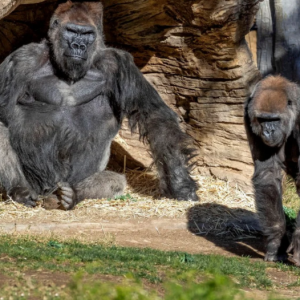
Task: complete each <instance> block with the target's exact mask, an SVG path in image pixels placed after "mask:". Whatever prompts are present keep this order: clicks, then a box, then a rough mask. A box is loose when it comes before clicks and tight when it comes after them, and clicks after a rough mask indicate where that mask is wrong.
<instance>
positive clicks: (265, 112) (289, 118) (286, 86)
mask: <svg viewBox="0 0 300 300" xmlns="http://www.w3.org/2000/svg"><path fill="white" fill-rule="evenodd" d="M297 91H298V87H297V85H296V84H294V83H292V82H290V81H288V80H287V79H285V78H283V77H281V76H270V77H267V78H266V79H264V80H262V81H261V82H260V83H259V84H258V85H257V86H256V88H255V91H254V92H253V94H252V96H251V98H252V100H251V102H250V103H249V106H248V114H249V118H250V123H251V128H252V131H253V133H255V134H256V135H258V136H259V137H261V139H262V141H263V142H264V143H265V144H266V145H267V146H270V147H280V146H281V145H282V144H283V143H284V142H285V141H286V139H287V138H288V136H289V135H290V134H291V131H292V129H293V126H294V124H295V118H296V115H297V110H298V109H297V106H296V103H297Z"/></svg>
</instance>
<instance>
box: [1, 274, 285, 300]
mask: <svg viewBox="0 0 300 300" xmlns="http://www.w3.org/2000/svg"><path fill="white" fill-rule="evenodd" d="M195 277H196V275H195V273H194V272H188V273H186V274H185V275H184V276H183V277H182V278H181V280H174V279H173V280H171V281H168V282H167V283H166V284H165V285H164V291H163V293H160V294H158V293H157V292H156V291H155V290H153V289H149V288H145V287H144V286H143V284H142V283H141V282H140V281H137V280H133V279H132V277H131V276H128V277H126V278H125V279H124V280H123V282H122V283H112V282H103V281H92V280H90V281H87V280H85V279H84V276H83V272H79V273H77V274H76V275H75V276H74V277H73V279H72V280H71V282H70V283H69V284H68V286H67V287H64V288H62V287H57V286H50V285H46V286H45V285H41V284H39V285H34V284H33V283H32V282H31V281H28V280H27V281H24V280H23V281H22V280H20V281H19V282H18V283H17V284H14V285H13V286H5V287H2V289H1V291H0V297H1V299H10V300H18V299H22V300H25V299H45V300H52V299H53V300H54V299H60V300H99V299H101V300H132V299H135V300H163V299H164V300H174V299H176V300H198V299H203V300H233V299H235V300H251V299H252V300H253V298H250V297H247V296H245V293H244V292H243V291H241V290H239V289H238V285H237V284H236V283H234V282H233V281H232V280H231V279H229V278H228V277H225V276H222V275H215V276H210V278H206V279H205V280H203V281H202V282H201V283H196V282H195V281H194V278H195ZM268 299H269V300H279V298H273V297H269V298H268ZM280 299H281V300H283V299H282V298H280Z"/></svg>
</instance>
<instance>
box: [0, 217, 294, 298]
mask: <svg viewBox="0 0 300 300" xmlns="http://www.w3.org/2000/svg"><path fill="white" fill-rule="evenodd" d="M0 228H1V230H2V232H6V233H14V234H22V233H25V234H27V233H30V234H42V235H44V236H47V235H49V236H53V235H54V236H57V237H62V238H64V239H68V238H77V239H79V240H81V241H96V240H99V241H102V242H103V241H104V242H107V243H113V244H115V245H119V246H127V247H141V248H143V247H149V248H154V249H159V250H165V251H169V250H176V251H184V252H187V253H192V254H220V255H224V256H249V257H250V259H251V260H253V261H256V260H262V259H263V239H262V237H261V236H259V235H257V236H251V237H248V238H247V237H237V238H232V237H230V238H226V237H224V236H223V237H218V236H213V235H205V236H201V235H197V234H196V233H193V232H192V230H191V228H190V226H189V223H188V222H187V220H186V219H184V218H181V219H167V218H160V219H158V218H143V219H138V220H122V219H118V220H116V219H113V218H111V219H109V218H105V219H101V220H99V221H98V222H92V223H91V222H71V223H70V222H68V223H63V222H61V223H59V222H37V223H35V222H33V221H32V220H26V219H25V220H18V221H17V222H11V221H7V222H6V221H5V220H3V219H2V220H1V223H0ZM267 273H268V276H269V277H270V279H271V280H272V281H273V282H274V283H275V285H276V287H275V288H274V290H273V292H274V293H276V294H278V293H279V294H280V295H282V296H284V297H286V298H288V299H297V298H298V297H299V295H300V288H299V287H296V288H290V287H289V284H291V283H293V282H295V281H296V280H297V278H296V276H295V275H292V274H289V273H287V272H281V271H279V270H276V269H274V268H268V269H267ZM23 276H24V277H25V278H28V280H29V279H30V280H31V279H38V282H39V283H41V284H42V285H43V284H47V285H55V286H58V287H59V288H64V287H65V286H66V285H67V283H68V282H69V281H70V275H68V274H64V273H51V272H45V271H37V272H35V273H25V274H23ZM97 279H100V280H105V281H111V282H120V281H121V280H122V279H120V278H119V277H114V276H104V275H99V278H97ZM4 284H13V279H12V278H11V277H10V278H8V277H6V276H4V275H0V286H3V285H4ZM148 287H149V286H148ZM146 288H147V286H146ZM149 288H155V289H158V290H161V287H154V286H152V287H149ZM244 291H245V292H246V294H248V295H249V296H251V297H254V298H255V299H266V298H267V295H268V293H269V292H266V291H260V290H253V289H251V290H247V289H245V290H244Z"/></svg>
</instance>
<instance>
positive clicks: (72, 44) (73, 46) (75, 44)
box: [71, 42, 80, 50]
mask: <svg viewBox="0 0 300 300" xmlns="http://www.w3.org/2000/svg"><path fill="white" fill-rule="evenodd" d="M79 47H80V46H79V44H77V43H75V42H73V43H71V48H72V49H74V50H77V49H79Z"/></svg>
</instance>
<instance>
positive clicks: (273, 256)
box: [264, 252, 288, 262]
mask: <svg viewBox="0 0 300 300" xmlns="http://www.w3.org/2000/svg"><path fill="white" fill-rule="evenodd" d="M287 258H288V255H287V254H286V253H281V254H277V253H270V252H267V253H266V255H265V258H264V261H273V262H275V261H279V262H284V261H286V260H287Z"/></svg>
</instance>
